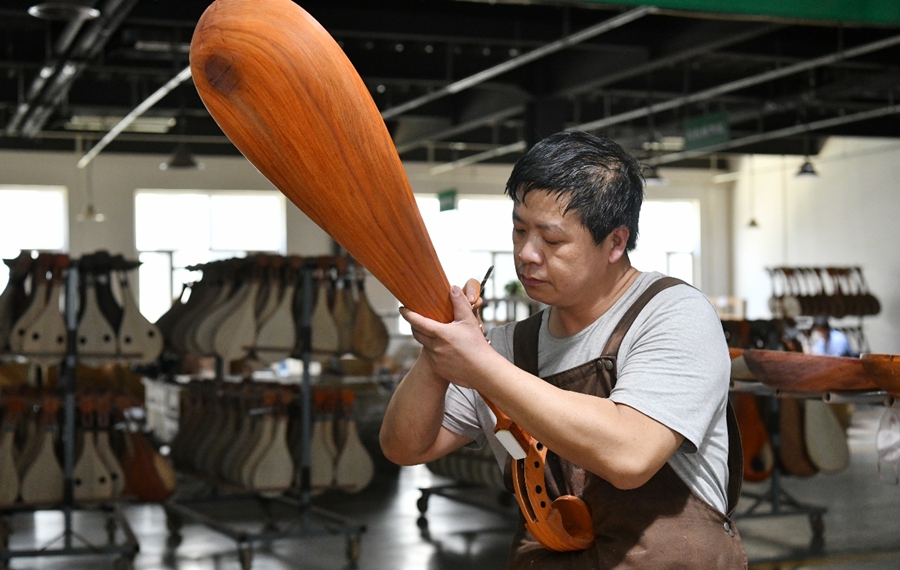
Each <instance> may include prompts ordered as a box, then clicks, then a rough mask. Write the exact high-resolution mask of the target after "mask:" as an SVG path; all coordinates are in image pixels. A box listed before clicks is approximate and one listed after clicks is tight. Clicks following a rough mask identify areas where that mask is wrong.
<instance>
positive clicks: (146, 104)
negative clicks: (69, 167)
mask: <svg viewBox="0 0 900 570" xmlns="http://www.w3.org/2000/svg"><path fill="white" fill-rule="evenodd" d="M190 77H191V66H187V67H185V68H184V69H182V70H181V71H180V72H178V74H177V75H176V76H175V77H173V78H172V79H170V80H169V81H167V82H166V84H165V85H163V86H162V87H160V88H159V89H157V90H156V91H154V92H153V94H152V95H150V96H149V97H147V98H146V99H144V100H143V101H142V102H141V103H140V105H138V106H137V107H135V108H134V109H133V110H132V111H131V112H130V113H128V114H127V115H125V116H124V117H123V118H122V120H121V121H119V122H118V123H117V124H116V126H114V127H113V128H112V129H110V131H109V132H108V133H106V135H104V137H103V138H102V139H100V141H98V142H97V144H95V145H94V146H93V147H91V150H89V151H88V152H86V153H85V155H84V156H82V157H81V159H80V160H79V161H78V163H77V165H76V166H78V168H84V167H85V166H87V165H88V164H90V163H91V161H92V160H94V157H96V156H97V155H98V154H100V151H101V150H103V149H104V148H106V145H108V144H109V143H111V142H112V141H113V139H115V138H116V137H117V136H119V133H121V132H122V131H124V130H125V129H126V128H127V127H128V125H130V124H131V123H133V122H134V120H135V119H137V118H138V117H140V116H141V115H143V114H144V113H145V112H146V111H147V109H149V108H150V107H152V106H153V105H155V104H156V103H157V102H158V101H159V100H160V99H162V98H163V97H165V96H166V95H168V94H169V92H170V91H172V90H173V89H175V88H176V87H178V86H179V85H181V84H182V83H183V82H185V81H186V80H187V79H188V78H190Z"/></svg>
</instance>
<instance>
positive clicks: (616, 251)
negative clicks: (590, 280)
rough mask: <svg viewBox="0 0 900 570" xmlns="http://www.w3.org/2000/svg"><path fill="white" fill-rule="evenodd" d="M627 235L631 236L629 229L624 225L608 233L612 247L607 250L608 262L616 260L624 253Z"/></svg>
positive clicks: (626, 245)
mask: <svg viewBox="0 0 900 570" xmlns="http://www.w3.org/2000/svg"><path fill="white" fill-rule="evenodd" d="M629 236H631V231H630V230H629V229H628V228H627V227H625V226H619V227H618V228H616V229H614V230H613V231H612V232H611V233H610V234H609V238H608V239H610V240H612V248H611V249H610V250H609V262H610V263H616V262H618V261H619V260H620V259H622V256H623V255H625V248H627V247H628V238H629Z"/></svg>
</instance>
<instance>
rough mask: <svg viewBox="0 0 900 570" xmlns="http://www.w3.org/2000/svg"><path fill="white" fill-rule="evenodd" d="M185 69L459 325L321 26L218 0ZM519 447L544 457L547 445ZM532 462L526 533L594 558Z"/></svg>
mask: <svg viewBox="0 0 900 570" xmlns="http://www.w3.org/2000/svg"><path fill="white" fill-rule="evenodd" d="M190 62H191V71H192V74H193V80H194V84H195V86H196V87H197V91H198V92H199V94H200V97H201V99H202V100H203V103H204V104H205V105H206V107H207V109H208V110H209V112H210V115H212V117H213V118H214V119H215V120H216V122H217V123H218V124H219V126H220V127H221V128H222V131H223V132H224V133H225V134H226V135H227V136H228V138H229V139H230V140H231V141H232V142H233V143H234V145H235V146H236V147H237V148H238V149H239V150H240V151H241V152H242V153H243V154H244V156H246V157H247V159H248V160H249V161H250V162H251V163H253V165H254V166H256V168H257V169H258V170H259V171H260V172H261V173H262V174H263V175H264V176H265V177H266V178H268V179H269V181H270V182H272V183H273V184H274V185H275V186H276V187H277V188H278V189H279V190H280V191H281V192H282V193H284V194H285V195H286V196H287V197H288V198H289V199H290V200H291V201H292V202H293V203H294V204H295V205H297V206H298V207H299V208H300V209H301V210H302V211H303V212H304V213H306V215H307V216H309V217H310V219H312V220H313V221H314V222H315V223H316V224H318V225H319V226H320V227H321V228H322V229H323V230H325V231H326V232H327V233H328V234H329V235H331V237H332V238H334V240H335V241H337V242H338V243H339V244H340V245H341V246H343V247H344V249H346V250H347V251H348V252H349V253H350V254H351V255H352V256H353V257H354V258H356V260H358V261H359V262H360V263H361V264H362V265H363V266H364V267H365V268H367V269H368V270H369V271H370V272H371V273H372V275H374V276H375V277H376V278H377V279H378V280H379V281H380V282H381V283H382V284H383V285H384V286H385V287H386V288H387V289H388V290H389V291H390V292H391V293H392V294H393V295H394V296H395V297H397V299H398V300H399V301H400V302H401V303H402V304H403V305H404V306H406V307H408V308H410V309H412V310H413V311H415V312H417V313H419V314H422V315H424V316H426V317H429V318H431V319H434V320H437V321H441V322H445V323H446V322H450V321H451V320H452V319H453V308H452V305H451V302H450V297H449V289H450V287H449V283H448V281H447V278H446V276H445V275H444V271H443V269H442V268H441V266H440V262H439V261H438V258H437V254H436V253H435V251H434V247H433V246H432V243H431V240H430V239H429V236H428V233H427V230H426V229H425V225H424V222H423V221H422V217H421V215H420V213H419V210H418V207H417V205H416V202H415V198H414V196H413V194H412V190H411V188H410V186H409V182H408V181H407V179H406V175H405V172H404V170H403V165H402V164H401V162H400V157H399V156H398V155H397V152H396V150H395V148H394V145H393V141H392V140H391V137H390V135H389V133H388V132H387V128H386V127H385V124H384V122H383V121H382V119H381V115H380V113H379V111H378V108H377V107H376V105H375V103H374V101H373V100H372V98H371V96H370V95H369V92H368V89H367V88H366V86H365V84H364V83H363V82H362V79H361V78H360V77H359V75H358V74H357V73H356V70H355V69H354V68H353V65H352V64H351V63H350V61H349V60H348V59H347V57H346V55H344V53H343V51H342V50H341V49H340V47H339V46H338V45H337V43H336V42H335V41H334V39H333V38H332V37H331V36H330V35H329V34H328V33H327V32H326V31H325V29H324V28H322V27H321V26H320V25H319V23H318V22H316V21H315V20H314V19H313V18H312V17H311V16H310V15H309V14H307V13H306V12H305V11H304V10H303V9H302V8H300V7H299V6H297V5H296V4H294V3H292V2H290V1H289V0H263V1H253V2H251V1H248V0H217V1H216V2H214V3H213V4H212V5H211V6H210V7H209V8H207V10H206V11H205V12H204V14H203V16H202V17H201V18H200V20H199V22H198V23H197V27H196V28H195V31H194V36H193V39H192V41H191V52H190ZM498 417H499V416H498ZM513 426H514V424H513ZM515 427H517V426H515ZM519 431H521V430H519ZM521 437H522V440H523V441H522V442H523V443H524V445H525V446H526V447H528V448H529V449H530V450H531V452H532V453H531V455H536V457H537V456H540V457H538V459H542V456H541V453H540V448H541V446H540V444H539V443H538V442H537V441H535V440H534V439H533V438H531V437H530V436H528V435H527V434H525V433H524V431H521ZM544 453H546V450H544ZM521 455H524V454H521ZM531 455H529V459H533V458H532V457H531ZM525 461H527V460H526V459H524V457H523V458H520V459H517V463H516V465H517V466H518V470H519V472H520V475H521V477H519V479H520V480H521V482H522V483H523V484H522V485H520V486H518V487H517V489H516V495H517V498H518V499H519V503H520V505H521V507H522V510H523V513H525V514H526V519H527V526H528V528H529V530H531V531H532V534H533V535H534V536H535V538H537V539H538V540H539V541H540V542H541V543H542V544H543V545H544V546H545V547H547V548H549V549H551V550H557V551H565V550H579V549H584V548H587V547H588V546H589V545H590V544H591V543H592V542H593V532H592V528H591V525H590V522H591V518H590V513H589V511H588V508H587V506H586V505H585V504H584V502H583V501H581V500H580V499H578V498H576V497H560V498H558V499H557V500H556V501H554V502H553V504H551V505H550V506H547V504H546V503H547V498H546V496H532V495H533V494H535V493H537V494H538V495H540V493H541V492H542V490H543V489H545V488H546V486H545V485H543V470H542V469H541V470H540V473H537V472H533V473H530V474H529V475H528V476H527V477H526V475H525V473H524V466H523V465H524V462H525ZM537 479H539V481H538V480H537Z"/></svg>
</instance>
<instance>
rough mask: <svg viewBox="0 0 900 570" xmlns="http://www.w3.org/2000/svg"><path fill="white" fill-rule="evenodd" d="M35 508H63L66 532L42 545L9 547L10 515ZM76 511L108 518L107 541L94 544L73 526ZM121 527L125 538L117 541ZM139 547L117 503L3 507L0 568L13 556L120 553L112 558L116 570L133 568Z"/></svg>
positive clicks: (0, 523) (0, 517)
mask: <svg viewBox="0 0 900 570" xmlns="http://www.w3.org/2000/svg"><path fill="white" fill-rule="evenodd" d="M36 511H61V512H62V513H63V516H64V519H65V525H64V529H63V532H62V533H61V534H60V535H59V536H57V537H56V538H54V539H52V540H50V541H48V542H47V543H46V544H44V545H43V546H42V547H40V548H22V549H15V548H14V549H10V547H9V542H10V541H9V539H10V535H11V534H12V524H11V519H12V517H13V516H15V515H17V514H33V513H35V512H36ZM75 512H83V513H86V514H88V516H89V514H90V513H97V514H98V515H99V516H102V517H104V518H105V530H106V543H105V544H93V543H91V542H90V541H89V540H87V539H86V538H84V537H83V536H81V535H79V534H77V533H76V532H75V531H74V530H73V528H72V515H73V514H74V513H75ZM119 531H121V535H122V538H123V540H122V541H118V540H117V539H118V538H119ZM139 550H140V546H139V545H138V541H137V538H135V536H134V533H133V532H132V530H131V526H130V525H129V524H128V520H127V519H126V518H125V516H124V514H123V513H122V509H121V507H120V505H119V504H118V503H102V504H98V505H94V506H73V507H67V506H63V507H58V506H48V507H34V506H22V507H21V508H18V507H12V508H8V509H3V511H2V513H0V568H2V569H3V570H6V569H7V568H9V563H10V561H11V560H12V559H13V558H39V557H46V556H98V555H99V556H102V555H117V556H118V558H116V559H115V561H114V562H113V568H114V570H131V569H132V568H133V567H134V557H135V556H136V555H137V553H138V551H139Z"/></svg>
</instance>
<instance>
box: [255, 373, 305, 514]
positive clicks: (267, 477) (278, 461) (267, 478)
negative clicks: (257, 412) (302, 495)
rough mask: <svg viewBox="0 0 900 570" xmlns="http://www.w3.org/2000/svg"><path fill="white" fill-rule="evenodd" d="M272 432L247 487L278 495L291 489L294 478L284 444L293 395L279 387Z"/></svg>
mask: <svg viewBox="0 0 900 570" xmlns="http://www.w3.org/2000/svg"><path fill="white" fill-rule="evenodd" d="M276 398H277V399H276V401H275V402H274V404H273V406H274V410H273V413H272V414H271V416H272V418H273V419H274V422H275V425H274V433H273V436H272V440H271V442H270V443H269V445H268V447H266V450H265V451H264V452H263V454H262V455H261V456H260V457H259V460H258V461H257V463H256V465H255V466H254V467H253V471H252V474H251V477H250V485H249V487H250V488H251V489H253V490H254V491H256V492H258V493H260V494H261V495H263V496H272V495H278V494H280V493H282V492H284V491H286V490H287V489H289V488H290V486H291V483H292V482H293V480H294V461H293V458H292V457H291V452H290V450H289V449H288V443H287V428H288V416H287V406H288V404H290V403H291V399H292V398H293V395H292V394H291V392H290V391H289V390H286V389H282V390H280V393H276Z"/></svg>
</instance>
